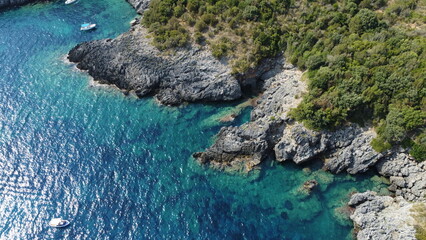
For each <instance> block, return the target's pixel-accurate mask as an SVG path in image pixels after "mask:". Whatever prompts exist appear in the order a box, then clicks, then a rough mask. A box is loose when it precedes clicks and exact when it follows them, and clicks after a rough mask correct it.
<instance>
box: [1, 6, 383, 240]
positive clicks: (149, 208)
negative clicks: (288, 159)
mask: <svg viewBox="0 0 426 240" xmlns="http://www.w3.org/2000/svg"><path fill="white" fill-rule="evenodd" d="M135 16H136V13H135V11H134V10H133V9H132V8H131V7H130V6H129V5H128V4H127V3H126V2H125V1H124V0H90V1H89V0H80V2H78V3H77V4H74V5H70V6H66V5H64V4H63V2H62V1H56V2H53V3H39V4H35V5H27V6H24V7H21V8H14V9H8V10H3V11H2V12H0V239H8V240H12V239H294V240H296V239H300V240H301V239H328V240H331V239H338V240H341V239H346V238H348V239H350V237H351V229H352V225H351V222H350V221H348V220H347V219H346V218H345V217H344V214H342V213H345V212H348V209H346V208H344V204H345V202H347V200H348V195H349V194H350V193H351V192H354V191H365V190H368V189H373V190H376V191H381V192H383V193H385V192H386V190H385V188H386V185H385V182H386V181H385V179H382V178H379V177H377V176H374V175H373V174H370V175H365V176H362V177H361V176H358V177H353V176H347V175H338V176H334V175H331V174H329V173H326V172H324V171H322V170H320V167H321V166H320V162H321V160H318V161H317V162H318V163H319V164H318V166H316V165H307V166H295V165H293V164H290V163H288V164H283V165H280V164H277V163H274V162H273V161H266V162H265V163H264V164H263V165H262V169H261V170H256V171H254V172H251V173H249V174H230V173H224V172H218V171H213V170H210V169H207V168H205V167H203V166H200V165H199V164H197V163H196V162H195V161H194V160H193V159H192V158H191V154H192V153H193V152H195V151H200V150H203V149H205V148H206V147H208V146H209V144H211V143H212V141H213V137H214V134H216V133H217V132H218V130H219V129H220V127H222V126H224V125H225V124H223V123H220V122H219V121H218V119H219V118H220V116H223V115H224V114H226V113H229V112H232V111H233V110H234V109H235V106H236V105H238V104H239V103H229V104H220V105H219V104H218V105H213V104H211V105H203V104H190V105H185V106H182V107H178V108H170V107H163V106H159V105H158V104H157V103H156V102H155V101H154V100H152V99H150V98H146V99H137V98H136V97H134V96H124V95H123V94H121V93H120V92H119V91H118V90H116V89H115V88H113V87H108V86H99V85H97V84H94V83H93V82H92V80H91V79H90V77H89V76H88V75H87V74H86V73H84V72H80V71H78V70H77V69H76V68H75V66H74V65H73V64H70V63H68V62H67V61H66V60H65V59H66V54H67V52H68V51H69V50H70V49H71V48H72V47H73V46H75V45H76V44H77V43H79V42H82V41H88V40H93V39H101V38H107V37H115V36H117V35H119V34H120V33H123V32H125V31H126V30H128V29H129V27H130V26H129V22H130V21H131V20H132V19H133V18H134V17H135ZM85 21H92V22H96V23H97V24H98V25H99V28H98V29H97V30H96V31H93V32H80V31H79V25H80V24H81V23H82V22H85ZM249 114H250V109H249V108H247V109H245V110H244V111H242V114H241V116H240V117H239V118H238V119H237V120H236V121H235V122H233V123H231V124H233V125H238V124H242V123H244V122H246V121H248V119H249ZM309 179H316V180H318V182H319V183H320V185H319V187H318V189H316V190H315V191H313V192H312V193H311V194H310V195H306V194H304V193H303V192H301V191H300V187H301V186H302V185H303V183H304V182H305V181H306V180H309ZM59 216H61V217H63V218H65V219H68V220H70V221H71V225H70V226H69V227H68V228H65V229H52V228H50V227H48V222H49V220H50V219H51V218H52V217H59Z"/></svg>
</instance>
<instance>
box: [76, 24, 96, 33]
mask: <svg viewBox="0 0 426 240" xmlns="http://www.w3.org/2000/svg"><path fill="white" fill-rule="evenodd" d="M94 28H96V24H94V23H83V24H81V27H80V30H81V31H88V30H91V29H94Z"/></svg>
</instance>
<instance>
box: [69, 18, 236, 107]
mask: <svg viewBox="0 0 426 240" xmlns="http://www.w3.org/2000/svg"><path fill="white" fill-rule="evenodd" d="M68 58H69V60H70V61H72V62H76V63H78V65H77V67H78V68H80V69H83V70H88V73H89V74H90V75H91V76H92V77H93V78H94V79H95V80H99V81H100V82H102V83H108V84H114V85H116V86H117V87H119V88H121V89H127V90H133V91H134V92H135V93H136V94H137V95H138V96H139V97H143V96H147V95H156V98H157V99H158V100H159V101H160V102H161V103H163V104H167V105H176V104H180V103H181V102H183V101H187V102H195V101H230V100H235V99H238V98H240V97H241V95H242V92H241V87H240V85H239V82H238V81H237V79H236V78H235V77H234V76H232V75H231V73H230V68H229V67H228V66H227V65H226V64H224V63H222V62H220V61H218V60H217V59H215V58H214V57H213V56H212V55H211V54H210V53H209V52H208V50H206V49H202V48H199V47H195V46H193V47H189V48H185V49H180V50H178V51H176V52H175V53H174V54H173V55H167V54H164V53H161V52H160V51H159V50H158V49H156V48H155V47H154V46H152V45H151V40H150V39H148V38H147V31H146V30H145V29H144V28H143V27H142V26H136V27H134V28H132V30H131V31H129V32H127V33H125V34H123V35H121V36H119V37H118V38H116V39H113V40H112V39H106V40H97V41H91V42H86V43H82V44H79V45H77V46H76V47H74V48H73V49H72V50H71V51H70V53H69V56H68Z"/></svg>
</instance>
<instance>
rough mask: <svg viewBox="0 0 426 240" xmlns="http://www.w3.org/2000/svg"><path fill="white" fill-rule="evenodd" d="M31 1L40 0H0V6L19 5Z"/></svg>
mask: <svg viewBox="0 0 426 240" xmlns="http://www.w3.org/2000/svg"><path fill="white" fill-rule="evenodd" d="M32 2H40V0H0V8H6V7H14V6H20V5H24V4H27V3H32Z"/></svg>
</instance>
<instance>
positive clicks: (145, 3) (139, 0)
mask: <svg viewBox="0 0 426 240" xmlns="http://www.w3.org/2000/svg"><path fill="white" fill-rule="evenodd" d="M126 1H127V2H129V3H130V5H132V6H133V7H134V8H135V9H136V11H137V12H138V13H139V14H142V13H143V12H144V11H145V10H147V9H148V7H149V3H150V2H151V0H126Z"/></svg>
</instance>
